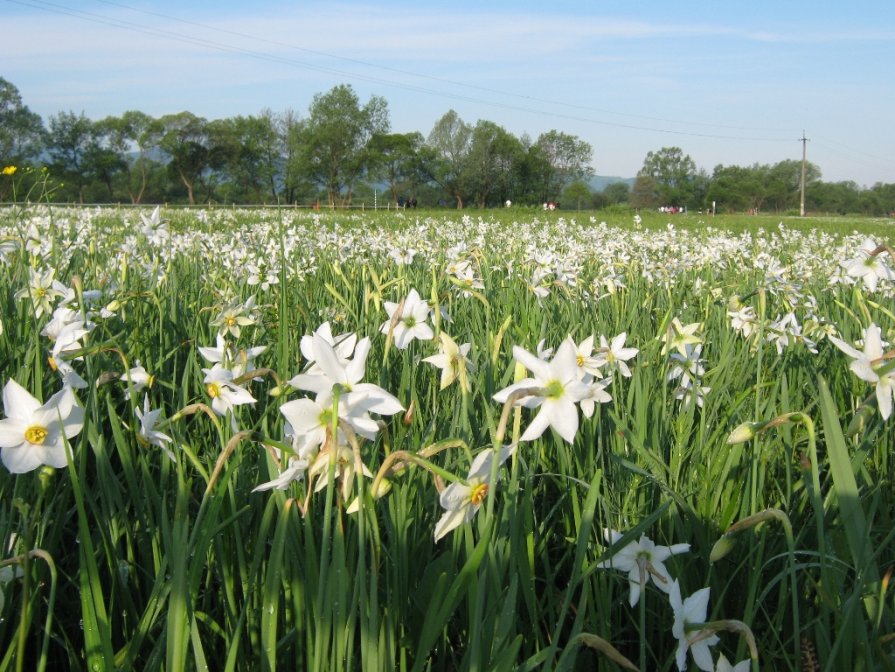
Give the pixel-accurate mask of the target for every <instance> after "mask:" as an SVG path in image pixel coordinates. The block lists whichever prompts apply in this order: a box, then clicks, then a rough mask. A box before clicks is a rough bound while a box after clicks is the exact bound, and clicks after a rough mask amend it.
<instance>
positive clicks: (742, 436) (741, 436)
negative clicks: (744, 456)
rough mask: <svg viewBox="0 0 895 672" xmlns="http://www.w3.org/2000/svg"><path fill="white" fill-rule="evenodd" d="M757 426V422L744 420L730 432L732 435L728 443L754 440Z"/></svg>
mask: <svg viewBox="0 0 895 672" xmlns="http://www.w3.org/2000/svg"><path fill="white" fill-rule="evenodd" d="M756 428H757V423H754V422H744V423H743V424H741V425H739V426H738V427H736V429H734V430H733V431H732V432H731V433H730V436H728V437H727V443H728V444H729V445H733V444H737V443H745V442H746V441H750V440H752V439H753V438H754V437H755V430H756Z"/></svg>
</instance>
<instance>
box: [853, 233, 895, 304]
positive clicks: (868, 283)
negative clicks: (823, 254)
mask: <svg viewBox="0 0 895 672" xmlns="http://www.w3.org/2000/svg"><path fill="white" fill-rule="evenodd" d="M877 247H878V246H877V244H876V243H875V242H873V240H872V239H870V238H865V239H864V242H863V243H862V244H861V249H860V251H859V254H858V256H857V257H855V258H854V259H851V260H850V261H846V262H843V264H842V265H843V266H844V267H845V272H846V273H847V274H848V275H850V276H851V277H853V278H861V279H862V280H863V281H864V286H865V287H866V288H867V289H869V290H870V291H871V292H875V291H876V286H877V285H878V284H879V281H880V280H892V279H893V274H892V269H891V268H889V267H888V266H887V265H886V262H885V260H884V259H883V258H882V256H881V255H879V254H877V255H873V254H872V253H873V252H875V251H876V248H877Z"/></svg>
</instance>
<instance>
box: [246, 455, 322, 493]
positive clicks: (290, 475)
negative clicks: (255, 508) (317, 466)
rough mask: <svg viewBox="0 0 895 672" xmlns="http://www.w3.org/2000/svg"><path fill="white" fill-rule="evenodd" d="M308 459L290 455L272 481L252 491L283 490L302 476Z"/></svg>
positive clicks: (307, 464)
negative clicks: (280, 471) (287, 461)
mask: <svg viewBox="0 0 895 672" xmlns="http://www.w3.org/2000/svg"><path fill="white" fill-rule="evenodd" d="M309 464H310V463H309V462H308V460H306V459H305V458H303V457H290V458H289V464H288V465H287V466H286V468H285V469H284V470H283V473H281V474H280V475H279V476H277V477H276V478H275V479H273V480H272V481H268V482H267V483H262V484H261V485H259V486H257V487H256V488H254V489H253V490H252V492H264V491H265V490H274V489H276V490H285V489H286V488H288V487H289V486H290V485H291V484H292V483H294V482H295V481H300V480H301V479H302V478H304V475H305V472H306V471H307V470H308V466H309Z"/></svg>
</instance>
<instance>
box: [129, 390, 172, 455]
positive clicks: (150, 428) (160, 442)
mask: <svg viewBox="0 0 895 672" xmlns="http://www.w3.org/2000/svg"><path fill="white" fill-rule="evenodd" d="M161 414H162V409H160V408H157V409H155V410H154V411H151V410H149V396H148V395H145V394H144V395H143V408H142V410H141V409H140V407H139V406H138V407H136V408H135V409H134V415H136V416H137V420H139V421H140V431H139V432H138V433H137V439H138V440H139V441H141V442H143V443H144V444H145V445H147V446H156V447H158V448H161V449H162V450H164V451H165V455H167V456H168V457H170V458H171V460H172V461H173V462H176V461H177V458H175V457H174V453H172V452H171V449H170V448H169V447H168V446H166V445H165V444H166V443H170V442H171V441H172V439H171V437H170V436H168V435H167V434H165V433H163V432H160V431H158V430H157V429H156V428H155V425H156V423H158V419H159V416H160V415H161Z"/></svg>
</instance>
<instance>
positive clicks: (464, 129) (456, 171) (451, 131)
mask: <svg viewBox="0 0 895 672" xmlns="http://www.w3.org/2000/svg"><path fill="white" fill-rule="evenodd" d="M471 143H472V127H471V126H470V125H469V124H467V123H466V122H465V121H463V120H462V119H461V118H460V115H459V114H457V113H456V112H455V111H454V110H448V111H447V112H446V113H445V114H444V116H442V117H441V119H439V120H438V121H436V122H435V126H433V127H432V130H431V131H430V132H429V137H428V138H427V139H426V144H427V145H428V146H429V147H431V149H432V152H433V156H432V159H433V160H432V162H431V171H432V179H433V180H435V181H436V182H437V183H438V184H439V185H440V186H441V188H442V189H444V191H446V192H447V193H448V195H449V196H450V197H451V198H453V199H455V200H456V202H457V208H458V209H462V208H463V190H464V183H463V178H464V173H465V172H466V162H467V160H468V159H469V149H470V145H471Z"/></svg>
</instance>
